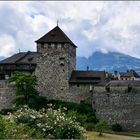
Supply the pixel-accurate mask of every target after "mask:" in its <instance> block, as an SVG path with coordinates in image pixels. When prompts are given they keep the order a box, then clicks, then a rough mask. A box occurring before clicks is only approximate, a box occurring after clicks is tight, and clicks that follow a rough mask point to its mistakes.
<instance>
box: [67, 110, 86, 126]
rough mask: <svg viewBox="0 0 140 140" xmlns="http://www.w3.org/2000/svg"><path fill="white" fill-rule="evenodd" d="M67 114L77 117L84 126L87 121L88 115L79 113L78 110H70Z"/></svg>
mask: <svg viewBox="0 0 140 140" xmlns="http://www.w3.org/2000/svg"><path fill="white" fill-rule="evenodd" d="M67 116H68V117H71V118H72V119H75V120H76V121H77V122H80V124H81V125H82V126H83V125H84V124H85V122H86V121H87V116H86V115H82V114H79V113H78V112H76V111H68V113H67Z"/></svg>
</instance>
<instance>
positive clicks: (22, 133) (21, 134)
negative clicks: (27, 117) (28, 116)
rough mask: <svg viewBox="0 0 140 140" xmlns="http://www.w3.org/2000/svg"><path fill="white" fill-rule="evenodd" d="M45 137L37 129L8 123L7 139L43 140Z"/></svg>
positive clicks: (6, 127)
mask: <svg viewBox="0 0 140 140" xmlns="http://www.w3.org/2000/svg"><path fill="white" fill-rule="evenodd" d="M43 137H44V135H43V134H42V133H40V132H39V131H36V130H35V129H31V128H30V127H29V126H27V125H25V124H16V123H13V122H8V123H6V126H5V137H4V138H6V139H8V138H10V139H28V138H43Z"/></svg>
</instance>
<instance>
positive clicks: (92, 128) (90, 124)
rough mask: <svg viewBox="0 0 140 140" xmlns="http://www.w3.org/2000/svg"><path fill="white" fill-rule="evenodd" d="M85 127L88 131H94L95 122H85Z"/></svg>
mask: <svg viewBox="0 0 140 140" xmlns="http://www.w3.org/2000/svg"><path fill="white" fill-rule="evenodd" d="M84 128H85V129H86V130H87V131H92V130H94V128H95V124H94V123H85V124H84Z"/></svg>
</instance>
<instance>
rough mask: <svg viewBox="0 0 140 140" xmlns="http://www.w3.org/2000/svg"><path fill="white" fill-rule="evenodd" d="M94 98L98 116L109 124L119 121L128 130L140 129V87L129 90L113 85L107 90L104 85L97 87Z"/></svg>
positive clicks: (93, 102)
mask: <svg viewBox="0 0 140 140" xmlns="http://www.w3.org/2000/svg"><path fill="white" fill-rule="evenodd" d="M92 99H93V100H92V106H93V108H94V109H95V111H96V116H97V118H99V119H102V120H105V121H107V122H108V124H109V125H112V124H115V123H119V124H121V125H122V126H123V128H124V129H126V130H135V131H139V130H140V88H138V87H135V88H133V89H132V91H131V92H128V88H127V87H111V91H110V92H107V91H106V90H105V88H104V87H96V88H95V89H94V91H93V98H92Z"/></svg>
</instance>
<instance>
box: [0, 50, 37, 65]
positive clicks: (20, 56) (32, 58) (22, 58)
mask: <svg viewBox="0 0 140 140" xmlns="http://www.w3.org/2000/svg"><path fill="white" fill-rule="evenodd" d="M36 55H37V53H36V52H30V51H28V52H20V53H17V54H14V55H12V56H11V57H8V58H6V59H4V60H2V61H0V64H19V63H20V64H36Z"/></svg>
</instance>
